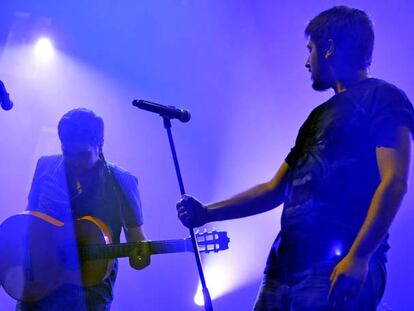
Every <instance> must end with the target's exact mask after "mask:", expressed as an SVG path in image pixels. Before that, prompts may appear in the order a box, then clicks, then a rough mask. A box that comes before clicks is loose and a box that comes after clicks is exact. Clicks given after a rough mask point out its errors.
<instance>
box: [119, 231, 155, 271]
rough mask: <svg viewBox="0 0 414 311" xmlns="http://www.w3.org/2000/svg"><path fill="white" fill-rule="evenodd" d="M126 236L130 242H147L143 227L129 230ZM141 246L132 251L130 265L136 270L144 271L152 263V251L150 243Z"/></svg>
mask: <svg viewBox="0 0 414 311" xmlns="http://www.w3.org/2000/svg"><path fill="white" fill-rule="evenodd" d="M125 235H126V239H127V241H128V242H137V243H140V241H145V240H147V239H146V237H145V234H144V232H143V230H142V226H140V227H136V228H128V230H126V232H125ZM140 244H141V245H140V247H136V248H134V249H132V251H131V252H130V254H129V265H130V266H131V267H132V268H134V269H136V270H142V269H144V268H145V267H147V266H149V264H150V263H151V251H150V247H149V245H148V243H140Z"/></svg>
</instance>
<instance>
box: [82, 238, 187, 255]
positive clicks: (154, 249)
mask: <svg viewBox="0 0 414 311" xmlns="http://www.w3.org/2000/svg"><path fill="white" fill-rule="evenodd" d="M142 243H146V244H149V248H150V252H151V254H152V255H156V254H167V253H180V252H192V251H193V249H192V247H191V245H188V243H187V242H186V240H185V239H181V240H163V241H147V242H133V243H120V244H110V245H87V246H81V247H80V248H79V255H80V257H81V258H82V259H85V260H88V259H89V260H96V259H113V258H119V257H128V256H129V254H130V253H131V251H132V250H133V249H135V248H137V247H142V246H141V245H142Z"/></svg>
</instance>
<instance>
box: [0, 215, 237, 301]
mask: <svg viewBox="0 0 414 311" xmlns="http://www.w3.org/2000/svg"><path fill="white" fill-rule="evenodd" d="M196 238H197V243H198V246H199V250H200V252H202V253H210V252H218V251H221V250H225V249H228V244H229V238H228V237H227V233H226V232H217V231H213V232H204V233H201V234H199V233H198V234H197V235H196ZM143 243H146V244H149V249H150V252H151V254H166V253H177V252H193V251H194V250H193V247H192V244H191V240H190V238H186V239H178V240H163V241H145V242H135V243H120V244H113V243H112V236H111V233H110V231H109V229H108V227H107V226H106V225H105V224H104V223H103V222H102V221H100V220H99V219H96V218H94V217H91V216H85V217H82V218H79V219H77V220H75V221H74V222H70V224H66V223H63V222H61V221H59V220H57V219H55V218H53V217H50V216H49V215H46V214H44V213H41V212H37V211H26V212H23V213H21V214H18V215H14V216H12V217H10V218H8V219H6V220H5V221H4V222H3V223H2V224H1V225H0V258H1V259H0V284H1V285H2V286H3V288H4V290H5V291H6V292H7V294H8V295H10V296H11V297H12V298H14V299H16V300H19V301H24V302H33V301H37V300H40V299H42V298H44V297H46V296H47V295H48V294H50V293H52V292H53V291H54V290H56V289H57V288H58V287H60V286H61V285H63V284H76V285H79V286H86V287H87V286H93V285H96V284H98V283H99V282H101V281H102V280H103V279H105V278H106V277H107V276H108V275H109V274H110V272H111V271H112V268H113V264H114V259H115V258H118V257H128V256H129V254H130V253H131V252H132V251H133V250H134V249H135V248H139V247H142V245H143Z"/></svg>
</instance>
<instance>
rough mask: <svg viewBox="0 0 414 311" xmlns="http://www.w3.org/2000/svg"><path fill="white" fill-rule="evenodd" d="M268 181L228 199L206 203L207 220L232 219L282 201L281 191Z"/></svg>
mask: <svg viewBox="0 0 414 311" xmlns="http://www.w3.org/2000/svg"><path fill="white" fill-rule="evenodd" d="M282 188H283V189H284V187H278V188H277V189H272V188H271V184H270V183H263V184H259V185H257V186H255V187H253V188H251V189H249V190H247V191H245V192H242V193H240V194H238V195H236V196H234V197H232V198H230V199H228V200H224V201H220V202H217V203H213V204H209V205H207V210H208V218H209V221H217V220H226V219H234V218H241V217H247V216H252V215H256V214H259V213H263V212H266V211H269V210H271V209H273V208H275V207H277V206H278V205H280V204H281V203H283V193H284V191H281V189H282Z"/></svg>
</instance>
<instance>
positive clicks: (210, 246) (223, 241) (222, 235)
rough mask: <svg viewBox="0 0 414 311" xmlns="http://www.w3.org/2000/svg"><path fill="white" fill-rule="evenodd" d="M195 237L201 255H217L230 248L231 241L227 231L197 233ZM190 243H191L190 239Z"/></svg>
mask: <svg viewBox="0 0 414 311" xmlns="http://www.w3.org/2000/svg"><path fill="white" fill-rule="evenodd" d="M195 236H196V240H197V244H198V249H199V251H200V253H206V254H208V253H211V252H214V253H217V252H220V251H224V250H226V249H228V248H229V242H230V239H229V237H228V236H227V232H226V231H217V230H213V231H209V232H207V231H204V232H202V233H200V232H196V234H195ZM188 242H189V243H191V240H190V239H189V238H188Z"/></svg>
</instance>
